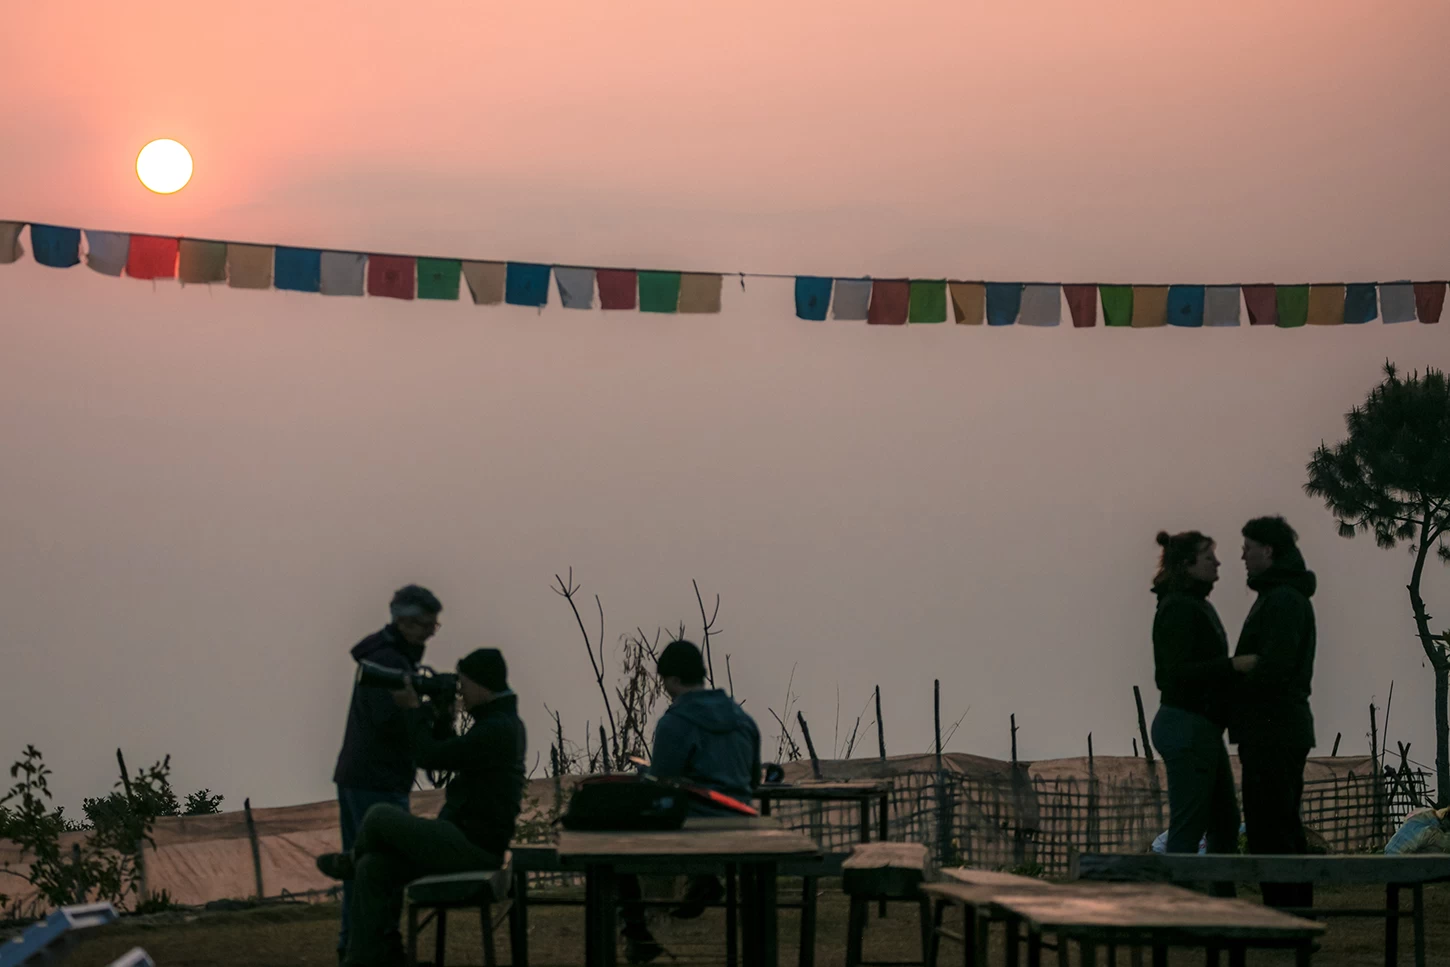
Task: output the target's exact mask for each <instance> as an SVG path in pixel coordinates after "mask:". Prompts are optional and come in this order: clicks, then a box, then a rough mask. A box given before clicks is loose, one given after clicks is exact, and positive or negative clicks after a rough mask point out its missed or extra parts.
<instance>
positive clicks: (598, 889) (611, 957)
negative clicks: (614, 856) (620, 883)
mask: <svg viewBox="0 0 1450 967" xmlns="http://www.w3.org/2000/svg"><path fill="white" fill-rule="evenodd" d="M596 873H597V876H596V877H595V879H596V880H597V881H598V885H597V886H595V888H594V896H595V900H596V902H597V905H598V907H599V911H598V913H597V914H595V918H594V920H595V923H596V925H597V926H598V929H599V946H598V950H599V967H614V965H615V963H616V962H617V960H618V953H619V945H618V943H617V942H616V940H615V935H616V934H617V933H618V932H619V931H618V929H617V926H616V924H617V908H618V906H619V890H618V887H617V886H616V884H615V880H614V868H613V867H609V866H602V867H599V868H598V869H597V870H596ZM589 967H594V964H593V962H592V961H591V962H590V965H589Z"/></svg>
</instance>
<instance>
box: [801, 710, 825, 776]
mask: <svg viewBox="0 0 1450 967" xmlns="http://www.w3.org/2000/svg"><path fill="white" fill-rule="evenodd" d="M795 718H796V721H797V722H799V723H800V727H801V736H802V737H804V738H805V740H806V751H807V752H809V753H810V756H811V775H813V776H815V777H816V778H817V779H819V778H821V760H820V759H818V758H817V757H816V744H815V743H814V742H812V741H811V729H810V726H808V725H806V717H805V716H804V715H802V714H801V712H800V710H799V709H797V710H796V713H795Z"/></svg>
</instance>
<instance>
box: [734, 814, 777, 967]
mask: <svg viewBox="0 0 1450 967" xmlns="http://www.w3.org/2000/svg"><path fill="white" fill-rule="evenodd" d="M766 801H767V802H768V801H769V800H766ZM735 884H736V870H735V864H734V863H728V864H726V866H725V967H735V965H736V964H738V963H739V962H740V947H739V943H740V922H739V913H738V911H739V909H740V898H739V897H738V896H737V895H736V893H735Z"/></svg>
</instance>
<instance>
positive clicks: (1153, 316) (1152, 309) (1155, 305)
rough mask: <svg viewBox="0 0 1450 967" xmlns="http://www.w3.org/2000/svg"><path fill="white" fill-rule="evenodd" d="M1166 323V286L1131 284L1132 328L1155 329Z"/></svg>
mask: <svg viewBox="0 0 1450 967" xmlns="http://www.w3.org/2000/svg"><path fill="white" fill-rule="evenodd" d="M1167 323H1168V286H1166V285H1135V286H1133V328H1134V329H1157V328H1159V327H1160V326H1164V325H1167Z"/></svg>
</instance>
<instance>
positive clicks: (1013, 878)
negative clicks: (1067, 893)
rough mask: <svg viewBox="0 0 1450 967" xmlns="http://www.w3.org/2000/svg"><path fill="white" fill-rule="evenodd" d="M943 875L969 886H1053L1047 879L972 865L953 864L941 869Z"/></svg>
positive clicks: (1029, 887) (1039, 887)
mask: <svg viewBox="0 0 1450 967" xmlns="http://www.w3.org/2000/svg"><path fill="white" fill-rule="evenodd" d="M941 873H942V876H945V877H948V878H950V879H952V880H955V881H956V882H958V883H965V884H967V885H968V886H1000V887H1012V888H1017V889H1022V890H1032V889H1044V888H1049V887H1051V886H1052V884H1051V883H1048V882H1047V881H1046V880H1039V879H1037V878H1035V877H1031V876H1018V875H1017V874H1016V873H999V872H998V871H996V870H976V869H972V868H971V867H970V866H951V867H947V868H946V869H944V870H942V871H941Z"/></svg>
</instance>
